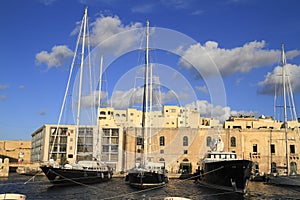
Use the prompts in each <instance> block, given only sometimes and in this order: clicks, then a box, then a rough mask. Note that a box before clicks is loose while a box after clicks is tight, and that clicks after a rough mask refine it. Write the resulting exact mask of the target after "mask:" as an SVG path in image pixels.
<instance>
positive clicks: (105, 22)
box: [90, 16, 142, 52]
mask: <svg viewBox="0 0 300 200" xmlns="http://www.w3.org/2000/svg"><path fill="white" fill-rule="evenodd" d="M141 27H142V24H141V23H131V24H129V25H124V24H122V22H121V20H120V19H119V18H118V17H117V16H114V17H111V16H108V17H104V16H101V17H100V18H97V19H96V20H95V22H93V23H91V33H90V38H91V45H93V46H96V45H98V44H100V43H101V42H103V41H105V44H102V46H101V47H102V48H104V49H109V48H110V47H113V48H114V51H118V52H124V51H125V50H126V49H129V48H130V46H131V45H132V43H133V42H135V41H136V37H140V35H135V34H136V33H134V32H132V33H131V34H126V35H122V34H119V33H122V32H125V31H129V30H132V29H136V28H141ZM118 34H119V35H118ZM112 36H114V37H112ZM125 36H126V38H124V37H125ZM107 39H109V40H107ZM116 47H118V48H117V49H116ZM103 51H105V50H103Z"/></svg>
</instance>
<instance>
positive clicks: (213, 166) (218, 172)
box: [200, 160, 252, 194]
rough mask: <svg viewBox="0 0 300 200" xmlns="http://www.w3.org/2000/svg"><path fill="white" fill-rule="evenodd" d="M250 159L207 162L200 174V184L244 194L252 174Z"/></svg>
mask: <svg viewBox="0 0 300 200" xmlns="http://www.w3.org/2000/svg"><path fill="white" fill-rule="evenodd" d="M251 166H252V162H251V161H250V160H224V161H222V160H221V161H213V162H207V163H205V164H204V166H203V168H204V169H203V174H202V175H200V184H203V185H205V186H207V187H212V188H215V189H221V190H226V191H234V192H237V193H241V194H244V193H246V191H247V184H248V181H249V179H250V176H251Z"/></svg>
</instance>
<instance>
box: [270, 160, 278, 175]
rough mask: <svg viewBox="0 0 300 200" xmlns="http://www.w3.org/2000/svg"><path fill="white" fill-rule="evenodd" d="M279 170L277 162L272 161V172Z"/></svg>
mask: <svg viewBox="0 0 300 200" xmlns="http://www.w3.org/2000/svg"><path fill="white" fill-rule="evenodd" d="M276 172H277V165H276V162H272V163H271V173H276Z"/></svg>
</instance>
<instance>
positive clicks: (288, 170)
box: [266, 44, 300, 187]
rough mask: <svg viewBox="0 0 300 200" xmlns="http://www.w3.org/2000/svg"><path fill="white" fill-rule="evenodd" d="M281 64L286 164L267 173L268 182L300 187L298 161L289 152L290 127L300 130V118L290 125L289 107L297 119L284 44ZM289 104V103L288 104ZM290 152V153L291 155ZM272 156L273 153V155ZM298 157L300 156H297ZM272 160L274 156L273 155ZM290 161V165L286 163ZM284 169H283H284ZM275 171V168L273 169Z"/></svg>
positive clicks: (293, 116)
mask: <svg viewBox="0 0 300 200" xmlns="http://www.w3.org/2000/svg"><path fill="white" fill-rule="evenodd" d="M281 65H282V98H283V118H284V121H283V127H284V132H285V164H284V166H282V167H275V171H274V172H272V173H270V174H267V175H266V183H267V184H272V185H277V186H287V187H291V186H292V187H300V174H298V173H297V163H296V162H295V159H294V160H291V159H292V157H294V156H293V154H292V152H291V150H290V152H289V149H288V147H289V140H295V139H291V138H289V134H288V129H290V128H292V129H295V130H297V131H299V120H298V121H296V126H295V127H289V124H288V118H287V117H288V114H287V108H289V110H291V108H292V109H293V110H294V112H292V113H290V114H291V116H292V118H293V119H297V114H296V109H295V104H294V97H293V92H292V88H291V83H290V82H289V81H290V80H289V78H288V77H289V74H288V73H287V72H286V56H285V52H284V44H282V46H281ZM288 104H289V105H288ZM289 154H290V155H289ZM271 156H272V155H271ZM297 159H298V158H297ZM271 160H272V157H271ZM286 163H288V165H286ZM271 168H272V166H271ZM282 170H283V171H282ZM272 171H273V169H272Z"/></svg>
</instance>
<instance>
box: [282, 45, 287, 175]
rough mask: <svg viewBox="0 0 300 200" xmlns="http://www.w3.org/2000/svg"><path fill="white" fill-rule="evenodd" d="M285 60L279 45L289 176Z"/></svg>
mask: <svg viewBox="0 0 300 200" xmlns="http://www.w3.org/2000/svg"><path fill="white" fill-rule="evenodd" d="M285 64H286V58H285V53H284V44H282V45H281V65H282V87H283V116H284V120H283V124H284V133H285V153H286V154H285V158H286V171H287V175H288V174H289V156H288V133H287V114H286V80H285V79H286V74H285Z"/></svg>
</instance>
